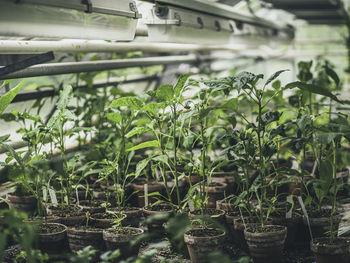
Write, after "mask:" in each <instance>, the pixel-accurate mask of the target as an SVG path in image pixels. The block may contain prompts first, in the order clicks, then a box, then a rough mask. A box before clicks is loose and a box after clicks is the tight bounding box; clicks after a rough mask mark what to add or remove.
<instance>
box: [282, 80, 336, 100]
mask: <svg viewBox="0 0 350 263" xmlns="http://www.w3.org/2000/svg"><path fill="white" fill-rule="evenodd" d="M293 88H299V89H301V90H305V91H308V92H311V93H315V94H319V95H323V96H326V97H328V98H331V99H332V100H335V101H337V102H339V103H342V102H341V101H340V100H339V99H338V98H337V97H336V96H335V95H334V94H333V93H332V92H330V91H329V90H327V89H326V88H324V87H321V86H316V85H313V84H306V83H303V82H300V81H295V82H291V83H289V84H287V85H286V89H293Z"/></svg>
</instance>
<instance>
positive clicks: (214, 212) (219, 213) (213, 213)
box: [189, 208, 226, 226]
mask: <svg viewBox="0 0 350 263" xmlns="http://www.w3.org/2000/svg"><path fill="white" fill-rule="evenodd" d="M205 212H206V214H205V216H210V217H211V218H212V219H213V220H215V221H216V222H217V223H218V224H220V225H222V226H224V225H225V224H226V219H225V211H224V210H220V209H215V208H207V209H206V210H205ZM199 217H201V211H200V210H195V211H192V212H189V218H190V219H191V220H193V219H196V218H199Z"/></svg>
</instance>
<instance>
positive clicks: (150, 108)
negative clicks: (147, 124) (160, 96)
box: [141, 102, 165, 115]
mask: <svg viewBox="0 0 350 263" xmlns="http://www.w3.org/2000/svg"><path fill="white" fill-rule="evenodd" d="M164 108H165V103H157V102H151V103H147V104H145V105H144V106H143V107H142V108H141V110H142V111H145V112H148V113H150V114H152V115H155V114H156V113H157V110H158V109H164Z"/></svg>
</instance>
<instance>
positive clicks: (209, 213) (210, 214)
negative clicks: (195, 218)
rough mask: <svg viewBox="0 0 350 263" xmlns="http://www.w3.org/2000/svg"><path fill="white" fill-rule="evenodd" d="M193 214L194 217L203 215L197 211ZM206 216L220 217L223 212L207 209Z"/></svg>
mask: <svg viewBox="0 0 350 263" xmlns="http://www.w3.org/2000/svg"><path fill="white" fill-rule="evenodd" d="M191 213H192V214H194V215H201V210H195V211H193V212H191ZM205 215H208V216H218V215H221V211H220V210H217V209H215V208H207V209H206V210H205Z"/></svg>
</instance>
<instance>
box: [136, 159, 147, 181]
mask: <svg viewBox="0 0 350 263" xmlns="http://www.w3.org/2000/svg"><path fill="white" fill-rule="evenodd" d="M149 161H150V159H149V158H147V159H144V160H142V161H140V162H138V163H137V165H136V171H135V175H136V177H138V176H140V174H141V172H142V171H143V170H144V169H145V168H146V167H147V165H148V163H149Z"/></svg>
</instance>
